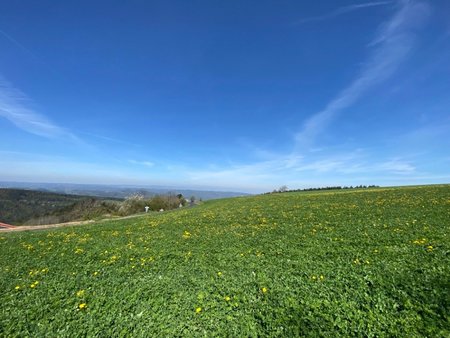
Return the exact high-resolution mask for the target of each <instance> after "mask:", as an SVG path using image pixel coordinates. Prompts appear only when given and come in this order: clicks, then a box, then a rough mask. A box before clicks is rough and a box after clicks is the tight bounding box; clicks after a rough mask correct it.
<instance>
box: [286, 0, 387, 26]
mask: <svg viewBox="0 0 450 338" xmlns="http://www.w3.org/2000/svg"><path fill="white" fill-rule="evenodd" d="M392 3H393V2H392V1H372V2H366V3H362V4H354V5H349V6H343V7H339V8H338V9H336V10H334V11H332V12H330V13H327V14H324V15H319V16H314V17H309V18H304V19H300V20H298V21H297V22H295V23H296V24H302V23H307V22H314V21H323V20H329V19H333V18H336V17H338V16H341V15H343V14H347V13H350V12H354V11H357V10H360V9H364V8H368V7H375V6H386V5H390V4H392Z"/></svg>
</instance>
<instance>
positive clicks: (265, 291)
mask: <svg viewBox="0 0 450 338" xmlns="http://www.w3.org/2000/svg"><path fill="white" fill-rule="evenodd" d="M267 291H269V290H267V288H266V287H263V288H261V292H262V293H267Z"/></svg>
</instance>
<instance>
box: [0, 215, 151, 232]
mask: <svg viewBox="0 0 450 338" xmlns="http://www.w3.org/2000/svg"><path fill="white" fill-rule="evenodd" d="M139 216H143V214H136V215H130V216H124V217H115V218H105V219H101V220H95V221H94V220H89V221H77V222H67V223H57V224H45V225H20V226H15V225H10V224H5V223H0V233H3V232H17V231H32V230H43V229H51V228H62V227H71V226H77V225H85V224H92V223H103V222H108V221H115V220H121V219H128V218H135V217H139Z"/></svg>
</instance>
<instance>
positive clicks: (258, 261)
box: [0, 185, 450, 337]
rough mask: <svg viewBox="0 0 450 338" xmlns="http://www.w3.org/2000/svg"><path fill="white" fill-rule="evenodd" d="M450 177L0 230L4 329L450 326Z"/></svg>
mask: <svg viewBox="0 0 450 338" xmlns="http://www.w3.org/2000/svg"><path fill="white" fill-rule="evenodd" d="M449 230H450V186H449V185H446V186H428V187H405V188H390V189H382V188H379V189H373V190H361V191H359V190H354V191H337V192H311V193H283V194H273V195H263V196H256V197H245V198H234V199H226V200H215V201H208V202H206V203H204V204H203V205H201V206H198V207H195V208H191V209H184V210H177V211H172V212H167V213H161V214H152V215H148V216H144V217H142V218H135V219H131V220H122V221H115V222H110V223H102V224H99V225H88V226H80V227H77V228H62V229H57V230H51V231H50V230H46V231H33V232H21V233H0V301H1V307H0V336H7V337H11V336H12V337H14V336H20V337H23V336H55V337H56V336H58V337H64V336H67V337H73V336H102V337H111V336H114V337H119V336H207V337H211V336H229V337H239V336H243V337H259V336H321V337H323V336H330V337H335V336H342V337H348V336H359V337H420V336H423V337H449V336H450V238H449Z"/></svg>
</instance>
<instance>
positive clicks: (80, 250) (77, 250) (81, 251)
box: [75, 248, 84, 255]
mask: <svg viewBox="0 0 450 338" xmlns="http://www.w3.org/2000/svg"><path fill="white" fill-rule="evenodd" d="M83 252H84V250H83V249H80V248H77V249H76V250H75V253H76V254H77V255H79V254H81V253H83Z"/></svg>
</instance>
